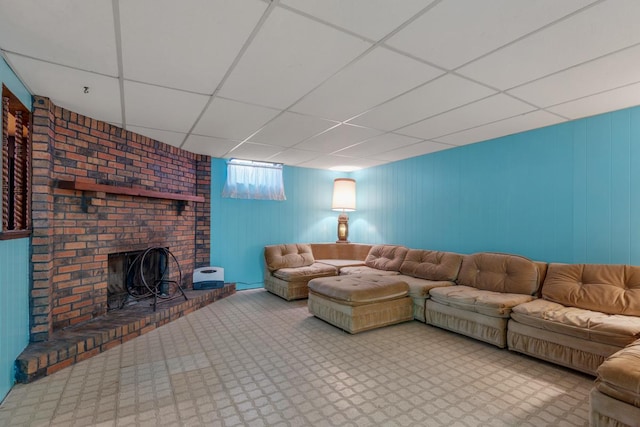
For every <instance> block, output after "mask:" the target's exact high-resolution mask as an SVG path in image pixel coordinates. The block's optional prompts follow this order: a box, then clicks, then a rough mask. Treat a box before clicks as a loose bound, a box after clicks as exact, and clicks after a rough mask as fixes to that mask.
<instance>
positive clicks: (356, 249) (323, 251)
mask: <svg viewBox="0 0 640 427" xmlns="http://www.w3.org/2000/svg"><path fill="white" fill-rule="evenodd" d="M370 250H371V245H362V244H356V243H349V244H340V243H314V244H311V243H304V244H300V243H293V244H284V245H269V246H265V248H264V260H265V270H264V287H265V289H266V290H268V291H269V292H271V293H273V294H275V295H278V296H280V297H282V298H284V299H286V300H287V301H290V300H295V299H303V298H307V296H308V295H309V287H308V283H309V280H311V279H314V278H316V277H329V276H337V275H338V274H339V272H340V269H341V268H344V267H349V266H357V265H364V261H365V258H366V257H367V255H368V254H369V251H370Z"/></svg>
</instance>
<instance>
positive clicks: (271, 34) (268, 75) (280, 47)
mask: <svg viewBox="0 0 640 427" xmlns="http://www.w3.org/2000/svg"><path fill="white" fill-rule="evenodd" d="M292 35H295V37H292ZM369 47H370V44H369V43H367V42H365V41H363V40H361V39H358V38H356V37H352V36H349V35H347V34H345V33H342V32H340V31H338V30H336V29H333V28H331V27H329V26H327V25H323V24H320V23H318V22H315V21H312V20H310V19H307V18H303V17H302V16H300V15H297V14H295V13H293V12H290V11H288V10H284V9H282V8H276V9H275V10H274V11H273V12H272V13H271V14H270V15H269V17H268V19H267V21H266V22H265V24H264V26H263V27H262V29H261V30H260V32H259V33H258V35H257V36H256V38H255V40H254V41H253V43H251V45H250V46H249V48H248V49H247V51H246V52H245V54H244V56H243V57H242V59H241V60H240V62H239V63H238V65H237V66H236V68H235V70H234V72H233V73H232V74H231V76H229V78H228V79H227V81H226V82H225V84H224V85H223V87H222V89H221V91H220V95H221V96H224V97H227V98H232V99H237V100H239V101H245V102H249V103H254V104H259V105H265V106H271V107H278V108H286V107H288V106H290V105H291V104H293V103H294V102H295V101H297V100H298V99H299V98H301V97H302V96H303V95H304V94H306V93H307V92H309V91H311V90H312V89H313V88H314V87H315V86H317V85H319V84H320V83H322V81H324V80H325V79H327V78H328V77H330V76H331V75H332V74H334V73H335V72H336V71H338V70H339V69H340V68H342V67H343V66H345V65H346V64H347V63H349V62H350V61H352V60H353V59H354V58H356V57H357V56H358V55H359V54H361V53H362V52H364V51H365V50H366V49H367V48H369Z"/></svg>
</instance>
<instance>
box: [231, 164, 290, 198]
mask: <svg viewBox="0 0 640 427" xmlns="http://www.w3.org/2000/svg"><path fill="white" fill-rule="evenodd" d="M222 197H228V198H232V199H255V200H286V199H287V198H286V196H285V194H284V181H283V179H282V164H281V163H268V162H256V161H252V160H241V159H231V160H229V161H228V162H227V181H226V182H225V184H224V189H223V190H222Z"/></svg>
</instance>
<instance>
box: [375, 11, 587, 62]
mask: <svg viewBox="0 0 640 427" xmlns="http://www.w3.org/2000/svg"><path fill="white" fill-rule="evenodd" d="M593 1H594V0H590V1H585V0H569V1H557V0H536V1H514V0H482V1H469V0H447V1H443V2H440V3H439V4H438V5H436V6H435V7H434V8H433V9H431V10H430V11H429V12H428V13H426V14H424V15H422V16H421V17H420V18H418V19H417V20H415V21H414V22H413V23H411V24H410V25H409V26H408V27H407V28H405V29H403V30H402V31H400V32H398V33H397V34H396V35H394V36H393V37H391V39H389V40H388V41H387V44H388V45H390V46H393V47H395V48H397V49H400V50H402V51H405V52H408V53H411V54H412V55H415V56H417V57H419V58H423V59H425V60H427V61H429V62H431V63H434V64H437V65H440V66H442V67H445V68H447V69H454V68H456V67H459V66H460V65H462V64H465V63H467V62H469V61H471V60H472V59H475V58H478V57H479V56H481V55H484V54H486V53H488V52H491V51H492V50H494V49H496V48H498V47H501V46H503V45H505V44H507V43H509V42H511V41H512V40H513V39H516V38H518V37H522V36H524V35H525V34H528V33H530V32H531V31H534V30H537V29H538V28H540V27H542V26H544V25H546V24H548V23H550V22H552V21H554V20H556V19H558V18H561V17H563V16H565V15H567V14H569V13H571V12H573V11H575V10H576V9H579V8H581V7H584V6H586V5H587V4H589V3H593ZM431 40H433V41H434V42H425V41H431Z"/></svg>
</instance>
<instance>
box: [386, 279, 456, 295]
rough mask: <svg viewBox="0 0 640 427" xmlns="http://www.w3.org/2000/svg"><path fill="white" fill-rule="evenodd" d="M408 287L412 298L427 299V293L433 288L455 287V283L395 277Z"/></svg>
mask: <svg viewBox="0 0 640 427" xmlns="http://www.w3.org/2000/svg"><path fill="white" fill-rule="evenodd" d="M395 278H396V279H398V280H402V281H403V282H405V283H406V284H407V285H409V295H411V296H412V297H414V298H429V291H430V290H431V289H434V288H442V287H444V286H455V282H451V281H448V280H427V279H420V278H418V277H413V276H407V275H405V274H401V275H399V276H396V277H395Z"/></svg>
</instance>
